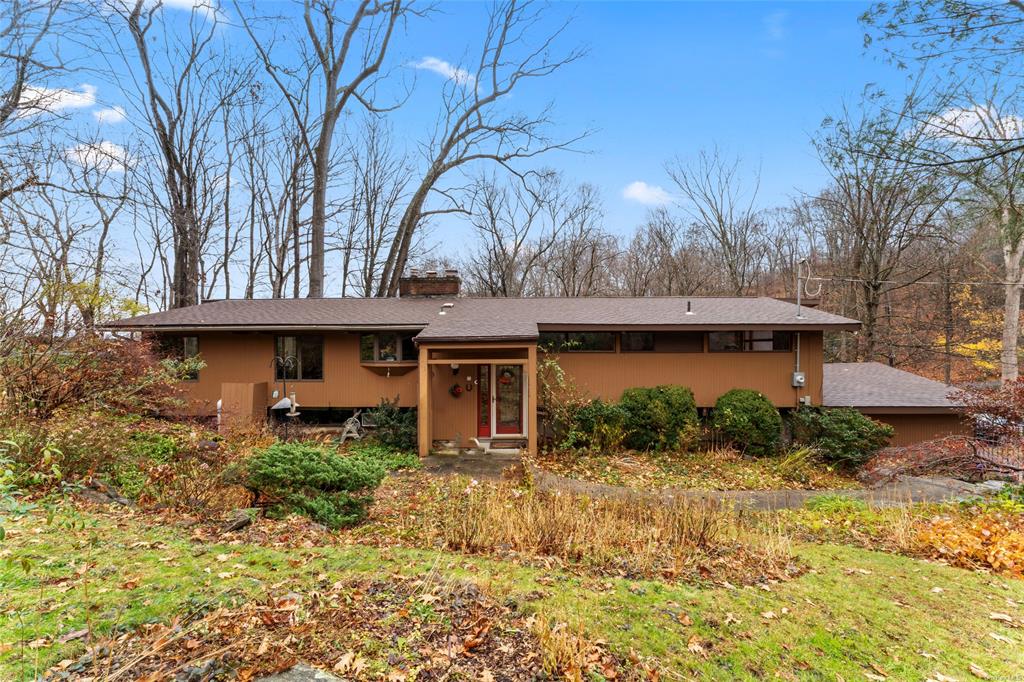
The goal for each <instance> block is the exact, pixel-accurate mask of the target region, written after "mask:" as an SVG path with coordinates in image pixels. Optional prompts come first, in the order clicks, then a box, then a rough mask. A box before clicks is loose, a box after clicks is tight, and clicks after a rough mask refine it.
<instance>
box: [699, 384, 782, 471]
mask: <svg viewBox="0 0 1024 682" xmlns="http://www.w3.org/2000/svg"><path fill="white" fill-rule="evenodd" d="M711 425H712V427H713V428H714V429H715V430H716V431H718V432H719V433H720V434H722V436H724V437H725V438H726V439H728V440H729V442H731V443H732V444H733V445H734V446H735V447H736V448H738V449H740V450H742V451H743V452H745V453H747V454H751V455H770V454H772V453H774V452H775V450H776V449H777V448H778V446H779V441H780V439H781V438H782V417H781V416H780V415H779V411H778V410H777V409H775V406H774V405H772V403H771V401H769V400H768V399H767V398H765V397H764V396H763V395H761V394H760V393H758V392H757V391H752V390H750V389H746V388H734V389H733V390H731V391H729V392H728V393H725V394H724V395H722V396H721V397H719V398H718V400H717V401H716V402H715V410H714V414H713V416H712V421H711Z"/></svg>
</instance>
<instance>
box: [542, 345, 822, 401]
mask: <svg viewBox="0 0 1024 682" xmlns="http://www.w3.org/2000/svg"><path fill="white" fill-rule="evenodd" d="M800 345H801V349H800V369H801V370H802V371H804V372H805V373H806V375H807V385H806V387H804V388H802V389H799V390H798V389H795V388H793V387H792V376H793V371H794V369H795V365H796V353H795V351H794V352H788V353H785V352H779V353H774V352H747V353H706V352H705V353H650V352H648V353H600V352H593V353H562V354H560V355H559V364H560V365H561V366H562V368H563V369H564V370H565V372H566V374H568V375H569V376H571V377H572V379H573V380H574V381H575V382H576V385H577V386H578V387H580V388H581V389H583V390H584V391H586V392H587V393H589V394H590V395H592V396H594V397H600V398H602V399H605V400H617V399H618V398H619V396H621V395H622V391H624V390H625V389H627V388H632V387H635V386H657V385H659V384H677V385H680V386H688V387H689V388H690V389H691V390H693V394H694V397H695V398H696V400H697V405H698V407H712V406H713V405H714V404H715V401H716V400H717V399H718V397H719V396H721V395H722V394H723V393H725V392H727V391H729V390H731V389H733V388H750V389H753V390H756V391H760V392H761V393H763V394H764V395H765V396H767V397H768V399H769V400H771V401H772V402H773V403H774V404H775V405H777V406H779V407H794V406H795V405H796V404H797V400H798V399H799V397H800V396H801V395H810V396H811V400H812V401H813V404H815V405H819V404H821V385H822V363H823V362H824V355H823V348H822V334H821V332H801V334H800Z"/></svg>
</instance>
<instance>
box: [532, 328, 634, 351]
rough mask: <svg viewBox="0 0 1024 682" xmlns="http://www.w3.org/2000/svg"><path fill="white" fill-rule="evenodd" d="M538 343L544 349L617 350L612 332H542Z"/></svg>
mask: <svg viewBox="0 0 1024 682" xmlns="http://www.w3.org/2000/svg"><path fill="white" fill-rule="evenodd" d="M537 345H538V346H540V347H541V348H542V349H543V350H546V351H553V352H561V353H575V352H587V351H591V352H592V351H603V352H614V351H615V334H613V333H612V332H541V333H540V338H539V339H538V341H537Z"/></svg>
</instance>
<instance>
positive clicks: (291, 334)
mask: <svg viewBox="0 0 1024 682" xmlns="http://www.w3.org/2000/svg"><path fill="white" fill-rule="evenodd" d="M459 282H460V280H459V277H458V274H457V273H456V272H454V271H446V272H444V273H442V274H437V273H433V272H427V273H424V274H422V275H421V274H419V273H415V272H414V273H413V274H412V276H410V277H407V278H404V279H403V280H402V282H401V287H400V295H399V297H397V298H391V299H358V298H340V299H327V298H324V299H261V300H220V301H210V302H206V303H202V304H200V305H196V306H191V307H188V308H179V309H175V310H169V311H167V312H161V313H153V314H150V315H142V316H139V317H134V318H131V319H126V320H121V321H118V322H114V323H111V324H109V325H107V328H108V329H110V330H113V331H120V332H139V333H144V334H152V335H157V336H158V338H160V339H161V340H162V341H164V342H166V343H168V344H171V345H172V346H174V347H176V348H177V349H178V350H179V351H181V352H184V353H186V354H197V353H198V354H199V355H201V357H202V359H203V361H204V362H205V367H204V368H203V369H202V370H201V371H200V372H199V373H198V376H197V377H196V378H195V379H194V380H193V381H189V382H187V383H186V389H187V390H186V393H187V395H188V396H189V397H190V398H191V399H192V402H191V407H190V408H189V409H190V411H191V412H192V413H193V414H195V415H203V416H212V415H213V414H215V413H216V411H217V407H218V403H219V404H220V406H221V410H222V414H223V415H224V416H225V417H243V418H253V417H254V418H259V419H263V418H266V417H267V415H268V410H269V408H270V407H271V406H272V405H274V404H275V403H277V402H278V401H279V400H280V399H281V398H282V397H284V395H285V391H287V394H292V393H294V394H295V402H297V403H298V404H299V405H301V411H302V413H303V417H304V418H306V417H307V416H309V417H316V416H317V415H320V416H321V417H322V418H324V419H326V420H328V421H335V422H337V421H340V420H341V419H342V418H343V417H347V416H349V415H350V414H351V412H352V411H353V410H356V409H365V408H370V407H374V406H376V405H377V404H378V403H379V402H380V400H381V399H382V398H386V399H393V398H395V397H396V396H397V398H398V401H399V404H400V405H401V406H403V407H417V408H418V419H419V429H418V432H419V436H418V438H419V452H420V454H421V455H425V454H427V453H428V452H429V451H430V450H431V448H432V447H433V446H434V444H435V443H436V442H438V441H452V442H454V444H455V445H456V446H457V447H470V446H474V445H477V444H479V446H481V447H484V448H486V447H488V446H489V445H490V444H492V443H495V442H501V443H507V442H509V441H513V442H518V443H520V444H525V445H526V447H528V448H529V450H531V451H534V452H535V451H536V448H537V435H538V419H537V410H538V404H537V381H536V376H537V362H538V355H539V354H542V353H544V352H545V351H544V349H545V348H559V349H560V351H559V363H560V365H561V367H562V368H563V369H564V371H565V372H566V373H567V374H568V375H569V376H570V377H571V378H572V380H573V381H574V382H575V384H576V385H577V386H578V387H579V388H581V389H583V390H585V391H587V392H589V393H590V394H591V395H592V396H594V397H601V398H605V399H611V400H615V399H617V398H618V397H619V396H620V394H621V393H622V391H623V390H624V389H626V388H630V387H634V386H655V385H658V384H678V385H681V386H688V387H690V388H691V389H692V390H693V393H694V396H695V397H696V400H697V405H698V407H701V408H709V407H711V406H713V405H714V403H715V400H716V399H717V398H718V397H719V396H720V395H722V394H723V393H725V392H726V391H728V390H730V389H733V388H750V389H754V390H757V391H760V392H761V393H763V394H764V395H765V396H767V397H768V398H769V399H770V400H771V401H772V402H773V403H774V404H775V405H776V406H777V407H779V408H780V409H792V408H795V407H797V406H799V405H813V406H828V407H837V406H843V407H854V408H856V409H858V410H861V411H862V412H864V413H865V414H869V415H871V416H872V417H874V418H876V419H879V420H881V421H885V422H888V423H890V424H892V425H893V426H894V427H895V429H896V435H895V437H894V439H893V443H894V444H896V445H906V444H910V443H914V442H918V441H921V440H926V439H930V438H935V437H938V436H941V435H946V434H949V433H957V432H961V431H962V430H963V426H962V425H961V423H960V421H959V419H958V418H957V414H956V412H955V405H954V404H953V403H952V402H951V401H950V400H949V399H948V398H947V394H948V392H949V387H947V386H945V385H944V384H941V383H939V382H935V381H931V380H928V379H924V378H922V377H919V376H916V375H914V374H910V373H908V372H904V371H901V370H897V369H893V368H890V367H887V366H884V365H880V364H877V363H855V364H827V363H825V361H824V348H823V343H824V333H825V332H850V331H855V330H857V329H859V328H860V323H859V322H857V321H856V320H851V319H848V318H844V317H840V316H837V315H832V314H830V313H826V312H823V311H821V310H817V309H815V308H812V307H807V306H802V307H798V306H797V305H795V304H793V303H791V302H787V301H782V300H778V299H773V298H763V297H762V298H739V297H734V298H725V297H660V298H464V297H459V296H458V293H459ZM275 357H277V358H294V360H293V361H289V362H288V364H287V365H282V364H281V363H280V362H279V361H275Z"/></svg>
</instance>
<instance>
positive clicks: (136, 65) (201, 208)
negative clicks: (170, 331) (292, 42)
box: [108, 0, 251, 307]
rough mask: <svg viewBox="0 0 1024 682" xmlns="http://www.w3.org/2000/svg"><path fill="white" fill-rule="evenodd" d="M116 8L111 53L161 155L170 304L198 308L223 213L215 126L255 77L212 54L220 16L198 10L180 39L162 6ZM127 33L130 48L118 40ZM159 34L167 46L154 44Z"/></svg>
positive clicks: (158, 197) (156, 185)
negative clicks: (126, 75) (207, 254)
mask: <svg viewBox="0 0 1024 682" xmlns="http://www.w3.org/2000/svg"><path fill="white" fill-rule="evenodd" d="M112 7H113V8H114V10H115V11H114V13H113V14H112V16H111V17H110V18H109V19H108V21H109V23H110V28H111V31H112V33H113V34H114V36H115V39H114V45H115V46H116V49H117V51H118V52H119V54H120V55H121V57H122V60H123V62H124V64H125V66H126V68H127V69H128V70H129V72H130V73H131V74H132V77H133V78H134V80H135V83H136V86H137V87H136V91H135V93H134V96H135V98H136V103H137V105H138V109H139V111H140V113H141V114H142V115H143V116H144V120H145V126H146V132H147V134H148V135H149V136H150V137H151V139H152V140H153V143H154V145H155V149H156V152H155V154H154V157H155V160H156V162H157V163H158V167H159V172H160V179H159V181H158V182H152V183H150V188H151V189H153V190H155V192H154V193H153V196H152V197H151V199H152V200H153V201H154V202H156V203H159V204H160V205H161V207H162V209H163V211H164V212H165V214H166V217H167V220H168V222H169V224H170V240H171V245H172V254H173V256H172V257H173V262H172V263H171V265H170V267H171V276H170V287H171V292H170V296H169V297H168V303H169V305H170V306H171V307H182V306H187V305H194V304H196V303H198V302H199V298H200V292H201V288H200V287H201V280H202V278H203V275H204V272H203V264H202V261H203V254H204V249H206V248H208V246H209V244H208V240H207V237H208V236H209V234H210V230H211V229H212V226H213V223H214V222H215V218H214V213H215V212H216V211H219V210H220V206H219V205H218V202H216V201H214V200H213V196H212V195H211V190H213V189H214V188H215V187H217V186H218V185H219V183H220V182H221V179H220V178H218V177H216V176H217V174H218V173H219V172H220V169H219V168H218V165H219V164H218V163H217V162H216V161H215V159H216V153H215V151H214V150H215V149H216V147H217V138H216V132H217V131H216V129H217V127H218V126H217V124H218V119H219V117H220V113H221V111H222V110H223V109H224V107H225V106H226V104H227V103H228V101H230V99H231V98H233V97H234V96H235V95H236V94H237V93H238V92H239V91H240V90H241V88H242V86H243V85H244V84H246V83H248V82H249V81H250V80H251V73H249V72H248V69H247V68H246V67H244V66H243V67H241V68H239V67H238V66H237V65H235V64H232V63H231V60H230V59H229V58H228V57H227V55H225V54H224V53H223V52H221V51H218V50H216V49H215V45H214V41H215V37H216V35H217V26H218V19H217V15H216V14H214V16H210V15H209V13H207V12H204V11H203V10H202V9H201V8H194V9H193V10H192V13H191V16H190V18H189V21H188V22H187V30H186V31H180V30H177V27H175V28H174V29H171V28H169V27H167V26H164V25H162V24H161V22H162V21H166V20H167V19H166V15H164V14H162V4H161V3H159V2H157V3H152V2H148V1H147V0H134V2H133V4H130V5H128V4H125V5H120V4H116V5H113V6H112ZM125 29H127V31H128V35H129V36H130V37H131V47H130V48H126V46H125V45H124V44H123V43H122V42H121V41H119V40H117V39H116V36H117V35H119V34H120V33H121V32H122V31H123V30H125ZM161 29H163V31H162V35H163V36H164V38H165V40H164V41H160V40H158V37H157V34H158V33H161Z"/></svg>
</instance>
